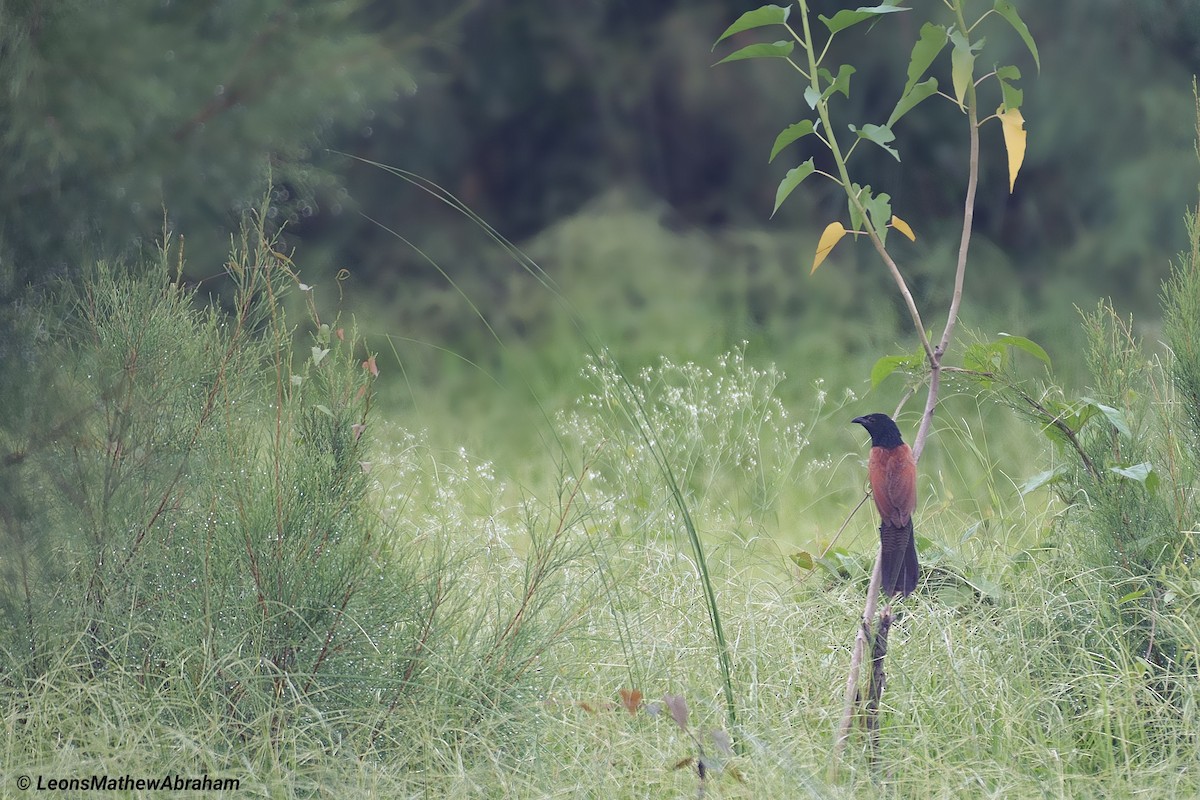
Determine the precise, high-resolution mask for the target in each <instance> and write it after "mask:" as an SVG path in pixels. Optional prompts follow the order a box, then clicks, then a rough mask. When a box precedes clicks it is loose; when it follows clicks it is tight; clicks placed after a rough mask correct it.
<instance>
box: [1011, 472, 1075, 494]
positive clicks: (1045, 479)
mask: <svg viewBox="0 0 1200 800" xmlns="http://www.w3.org/2000/svg"><path fill="white" fill-rule="evenodd" d="M1066 477H1067V468H1066V467H1064V466H1059V467H1055V468H1054V469H1048V470H1046V471H1045V472H1039V473H1038V474H1037V475H1034V476H1032V477H1031V478H1030V479H1029V480H1027V481H1025V483H1023V484H1022V485H1021V488H1020V489H1019V490H1018V491H1019V492H1020V493H1021V496H1022V497H1024V496H1025V495H1027V494H1029V493H1030V492H1036V491H1037V490H1038V489H1041V488H1042V487H1045V486H1049V485H1050V484H1052V483H1058V482H1059V481H1061V480H1063V479H1064V478H1066Z"/></svg>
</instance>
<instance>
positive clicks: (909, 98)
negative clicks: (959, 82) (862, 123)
mask: <svg viewBox="0 0 1200 800" xmlns="http://www.w3.org/2000/svg"><path fill="white" fill-rule="evenodd" d="M937 90H938V82H937V78H930V79H929V80H927V81H922V82H921V83H918V84H915V85H914V86H913V87H912V88H911V89H909V90H908V91H907V92H905V93H904V95H903V96H901V98H900V102H898V103H896V107H895V108H894V109H892V115H891V116H890V117H888V121H887V124H888V127H889V128H890V127H892V126H893V125H895V124H896V122H897V121H898V120H899V119H900V118H901V117H903V116H904V115H905V114H907V113H908V112H909V111H912V110H913V108H914V107H916V105H917V103H920V102H921V101H922V100H926V99H928V98H929V97H932V96H933V95H935V94H937Z"/></svg>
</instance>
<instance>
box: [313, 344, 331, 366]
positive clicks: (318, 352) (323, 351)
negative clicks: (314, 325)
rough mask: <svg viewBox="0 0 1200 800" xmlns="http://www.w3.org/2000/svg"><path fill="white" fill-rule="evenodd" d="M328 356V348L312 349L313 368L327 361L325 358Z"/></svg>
mask: <svg viewBox="0 0 1200 800" xmlns="http://www.w3.org/2000/svg"><path fill="white" fill-rule="evenodd" d="M327 355H329V349H328V348H323V347H314V348H313V349H312V360H313V366H314V367H316V366H319V365H320V363H321V361H323V360H324V359H325V356H327Z"/></svg>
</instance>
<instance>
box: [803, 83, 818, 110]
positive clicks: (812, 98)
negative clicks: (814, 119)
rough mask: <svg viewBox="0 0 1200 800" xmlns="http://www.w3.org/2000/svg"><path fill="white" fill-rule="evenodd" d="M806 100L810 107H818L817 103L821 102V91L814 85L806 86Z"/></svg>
mask: <svg viewBox="0 0 1200 800" xmlns="http://www.w3.org/2000/svg"><path fill="white" fill-rule="evenodd" d="M804 102H806V103H808V107H809V108H816V107H817V103H819V102H821V93H820V92H818V91H817V90H816V89H815V88H813V87H812V86H806V87H804Z"/></svg>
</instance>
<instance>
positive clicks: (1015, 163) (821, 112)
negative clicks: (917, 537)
mask: <svg viewBox="0 0 1200 800" xmlns="http://www.w3.org/2000/svg"><path fill="white" fill-rule="evenodd" d="M797 5H798V8H799V24H798V25H796V26H793V24H792V22H791V14H792V10H793V9H792V7H791V6H787V7H784V6H776V5H768V6H763V7H761V8H759V9H757V10H754V11H749V12H747V13H745V14H743V15H742V16H741V17H740V18H739V19H738V20H737V21H735V22H734V23H733V24H732V25H730V26H729V27H728V28H727V29H726V30H725V31H724V33H722V34H721V36H720V37H719V38H718V39H717V44H719V43H720V42H722V41H724V40H726V39H729V38H730V37H734V36H736V35H739V34H741V33H743V32H745V31H749V30H757V29H760V28H766V27H775V28H782V29H783V30H784V31H785V32H786V33H787V35H788V37H789V40H782V41H776V42H773V43H770V44H750V45H746V46H744V47H741V48H740V49H738V50H735V51H734V52H733V53H731V54H730V55H728V56H726V57H725V58H723V59H722V60H721V62H718V63H723V62H729V61H740V60H744V59H750V58H776V59H781V60H784V61H786V62H787V63H788V64H789V65H790V66H791V67H792V68H793V69H794V70H795V71H796V72H797V73H798V74H799V75H800V76H801V78H802V79H803V80H804V81H805V83H806V86H805V88H804V91H803V96H804V101H805V102H806V103H807V105H808V107H809V108H810V109H811V110H812V111H813V113H814V116H813V117H812V118H809V119H806V120H801V121H800V122H797V123H795V124H793V125H791V126H789V127H788V128H786V129H784V130H783V131H782V132H781V133H780V134H779V135H778V136H777V137H776V139H775V143H774V145H773V146H772V148H771V159H772V160H773V159H774V158H775V157H776V156H777V155H779V153H780V152H782V151H783V150H784V149H785V148H788V147H789V146H791V145H792V144H793V143H796V142H801V141H806V140H808V139H809V138H810V137H811V138H813V139H815V140H816V141H817V142H818V143H819V146H820V148H821V149H822V150H824V151H825V155H824V156H823V158H825V157H827V158H828V159H829V160H831V161H832V164H831V166H829V167H825V166H820V165H818V164H817V162H816V157H815V156H814V157H810V158H809V159H808V160H806V161H804V162H802V163H801V164H800V165H799V166H797V167H795V168H793V169H792V170H790V171H789V172H788V174H787V175H786V176H785V177H784V179H783V180H782V181H781V182H780V184H779V188H778V190H777V192H776V199H775V209H776V210H778V209H779V207H780V206H781V205H782V204H783V202H784V201H785V200H786V199H787V198H788V197H789V195H791V194H792V192H793V191H795V189H796V188H798V187H799V186H800V185H801V184H802V183H803V182H804V181H805V180H806V179H807V178H809V177H811V176H813V175H817V176H820V177H822V178H824V179H826V180H829V181H831V182H833V183H834V184H836V185H837V186H838V187H840V188H841V189H842V192H843V193H844V195H845V197H846V200H847V212H848V214H847V216H848V221H849V227H847V226H846V224H845V223H844V222H843V221H841V220H835V221H833V222H830V223H829V224H828V225H827V226H826V227H825V230H824V232H823V233H822V234H821V237H820V241H819V242H818V244H817V250H816V254H815V255H814V258H813V262H812V270H811V271H812V272H815V271H816V270H817V268H818V267H820V266H821V264H822V263H823V262H824V261H825V260H826V258H827V257H828V256H829V254H830V252H831V251H832V250H833V248H834V247H835V246H836V245H837V244H838V243H839V242H840V241H841V240H842V239H843V238H844V237H845V236H846V235H847V234H850V235H852V236H854V237H858V236H865V237H866V238H867V239H868V240H869V241H870V243H871V245H872V246H873V247H874V249H875V251H876V253H877V254H878V256H879V258H880V260H881V261H882V262H883V264H884V266H885V267H886V269H887V270H888V272H889V273H890V275H891V276H892V278H893V280H894V282H895V285H896V289H897V292H898V293H899V295H900V297H901V298H902V299H903V302H904V305H905V307H906V308H907V310H908V313H909V316H910V317H911V320H912V323H913V329H914V331H915V333H916V335H917V337H918V338H919V339H920V342H921V353H922V356H923V359H924V364H925V369H924V371H923V374H922V375H921V376H920V379H921V382H922V383H924V384H925V390H926V397H925V404H924V410H923V412H922V414H921V418H920V425H919V427H918V430H917V434H916V437H915V440H914V443H913V446H912V449H913V455H914V457H915V458H918V459H919V458H920V456H921V453H922V451H923V450H924V448H925V443H926V439H927V437H928V434H929V431H930V423H931V422H932V420H933V414H934V411H935V410H936V408H937V405H938V400H939V396H940V389H941V381H942V373H943V369H944V365H943V360H944V358H945V356H946V353H947V352H948V350H949V348H950V345H951V343H952V341H953V336H954V330H955V327H956V325H957V324H958V317H959V309H960V307H961V303H962V297H963V284H964V279H965V276H966V268H967V260H968V254H969V250H970V244H971V232H972V226H973V222H974V208H975V197H976V191H977V187H978V181H979V159H980V153H979V149H980V148H979V129H980V127H981V126H982V125H984V124H986V123H988V122H990V121H992V120H995V121H997V122H998V123H999V124H1000V125H1001V128H1002V130H1003V135H1004V141H1005V145H1006V149H1007V160H1008V169H1009V189H1010V191H1011V189H1012V188H1013V186H1014V185H1015V182H1016V178H1017V174H1018V172H1019V171H1020V168H1021V163H1022V161H1023V160H1024V153H1025V139H1026V137H1025V132H1024V118H1023V117H1022V115H1021V111H1020V107H1021V103H1022V100H1023V95H1022V92H1021V90H1020V89H1018V88H1016V85H1015V84H1016V81H1017V80H1018V79H1019V78H1020V75H1021V73H1020V70H1019V69H1018V68H1017V67H1015V66H1011V65H1005V66H998V67H995V68H993V69H991V70H990V71H987V72H982V70H979V69H977V62H978V61H979V56H980V53H981V50H982V47H983V45H984V39H983V38H982V37H981V36H980V35H979V31H978V28H979V26H980V24H981V23H983V22H984V21H986V20H988V18H989V17H996V18H998V19H1000V20H1002V21H1003V22H1004V23H1006V25H1007V26H1008V27H1009V28H1011V29H1012V30H1014V31H1015V32H1016V33H1017V35H1018V36H1019V37H1020V38H1021V40H1022V41H1023V42H1024V44H1025V45H1026V47H1027V49H1028V50H1029V53H1030V55H1031V56H1032V57H1033V60H1034V62H1035V64H1037V65H1038V66H1039V68H1040V56H1039V55H1038V50H1037V45H1036V44H1035V43H1034V41H1033V38H1032V37H1031V36H1030V34H1029V29H1028V28H1027V26H1026V25H1025V23H1024V22H1023V21H1022V19H1021V17H1020V15H1019V14H1018V12H1017V10H1016V8H1015V7H1014V6H1013V5H1012V3H1011V2H1009V0H996V2H995V4H994V5H993V6H992V8H991V9H989V10H987V11H985V12H983V13H982V14H979V15H978V16H977V17H976V18H975V19H974V20H973V21H971V22H968V20H967V8H968V6H971V5H972V4H971V3H969V2H967V0H946V2H945V3H944V5H945V6H946V9H947V10H948V11H949V18H948V19H947V20H946V21H945V22H941V23H938V22H932V21H931V22H927V23H925V24H924V25H923V26H922V27H921V30H920V34H919V38H918V40H917V42H916V43H915V44H914V45H913V48H912V53H911V56H910V59H909V64H908V68H907V70H906V73H905V75H904V82H903V86H902V88H901V90H900V91H899V93H898V94H899V96H898V99H897V100H896V103H895V106H894V107H893V109H892V111H891V113H890V114H889V115H888V118H887V119H886V120H884V121H882V122H871V123H862V122H859V123H851V124H845V125H844V126H843V124H841V123H840V122H835V120H836V117H835V114H834V109H835V106H834V103H835V101H836V99H837V95H842V97H844V98H848V97H849V96H850V91H851V88H850V87H851V78H852V76H853V75H854V73H855V67H854V66H853V65H851V64H840V65H838V66H837V67H836V70H835V69H834V66H833V64H832V62H831V61H830V53H831V52H832V51H831V45H832V43H833V42H834V40H835V39H837V38H838V37H839V36H840V35H842V34H843V33H844V32H845V31H847V30H850V29H852V28H855V27H857V26H861V25H863V24H864V23H871V24H872V25H874V24H876V23H878V24H886V23H887V18H888V17H891V16H894V15H896V14H899V13H906V12H909V11H910V9H908V8H906V7H904V6H901V5H899V3H897V2H895V1H894V0H884V2H881V3H879V4H878V5H875V6H862V7H860V8H857V9H854V10H851V9H842V10H840V11H838V12H836V13H835V14H834V15H833V16H825V15H817V17H816V20H815V21H816V22H819V23H820V26H821V27H820V28H818V27H817V25H815V24H814V22H815V21H814V19H813V15H812V13H811V12H810V9H809V3H808V2H807V0H798V2H797ZM797 28H798V30H797ZM714 47H715V45H714ZM947 47H949V49H950V55H949V61H950V64H949V77H950V81H949V83H950V91H949V92H947V91H946V90H944V89H943V88H941V85H940V84H939V82H938V79H937V78H936V77H926V76H927V75H928V73H929V71H930V69H931V67H932V66H933V64H934V63H935V61H936V60H937V59H938V58H939V56H940V55H941V53H942V52H943V51H944V50H946V48H947ZM797 49H798V56H799V57H798V58H797V59H793V57H792V56H793V53H796V52H797ZM981 72H982V74H980V73H981ZM898 77H899V76H898ZM989 80H990V83H989ZM985 83H989V85H990V86H992V87H993V88H994V90H995V92H996V93H997V94H998V95H999V98H998V99H999V105H998V106H997V108H996V111H995V112H994V113H992V114H990V115H988V116H981V114H982V112H981V108H982V101H981V98H980V90H981V87H982V86H983V85H984V84H985ZM934 96H937V97H940V98H942V99H944V100H946V101H949V102H952V103H954V104H955V105H956V106H957V107H958V108H959V110H960V111H961V112H962V114H963V115H964V117H965V118H966V122H967V136H968V140H969V143H970V155H969V160H968V164H967V175H966V191H965V199H964V210H963V220H962V234H961V237H960V242H959V249H958V258H957V263H956V267H955V271H954V276H953V290H952V293H951V301H950V306H949V309H948V310H947V314H946V322H945V324H944V325H943V328H942V334H941V337H940V338H939V339H938V340H936V342H935V341H934V340H932V338H931V336H930V335H929V334H928V333H927V329H926V326H925V323H924V321H923V320H922V317H921V313H920V310H919V309H918V306H917V302H916V299H915V298H914V297H913V294H912V292H911V290H910V288H909V285H908V281H907V280H906V278H905V274H904V271H903V270H902V269H901V267H900V266H899V264H898V262H897V260H896V258H895V257H894V255H893V253H892V250H891V249H889V247H888V243H887V239H888V232H889V230H890V229H893V228H894V229H895V230H898V231H900V232H901V233H902V234H903V235H905V236H906V237H908V238H909V239H912V240H915V233H914V230H913V227H912V226H911V225H910V224H909V223H908V222H906V221H905V220H903V219H901V218H900V217H899V216H897V215H896V214H894V213H893V210H892V196H891V195H890V194H888V193H886V192H883V191H879V190H877V189H873V188H872V187H871V185H870V184H867V183H865V182H861V183H860V182H859V181H861V180H862V179H861V178H859V179H856V177H855V176H854V175H852V174H851V170H850V164H851V159H852V157H853V156H854V153H855V151H856V150H857V149H858V147H859V145H861V144H862V143H863V142H868V143H870V144H873V145H875V146H878V147H881V148H883V149H884V150H885V151H886V152H887V153H888V154H889V155H891V156H892V157H893V158H895V159H896V160H900V151H899V149H898V148H897V147H895V146H894V145H893V143H894V142H895V141H896V134H895V132H894V130H893V126H895V125H896V124H897V123H898V122H900V120H902V119H903V118H904V116H905V115H907V114H908V113H909V112H911V111H912V110H913V109H914V108H915V107H917V106H918V105H919V104H921V103H922V102H924V101H925V100H927V99H929V98H931V97H934ZM843 130H846V131H848V132H849V134H850V135H849V136H848V137H847V135H846V133H843ZM847 142H849V144H847ZM895 363H896V364H897V365H899V363H900V362H895ZM876 378H879V379H881V378H880V376H879V375H875V376H873V381H875V382H877V381H876V380H875V379H876ZM915 389H916V387H910V389H909V391H908V393H907V394H906V396H905V401H906V400H907V399H908V397H910V396H911V395H912V394H913V392H914V391H915ZM903 405H904V401H902V402H901V404H900V406H901V407H902V406H903ZM878 586H879V566H878V562H877V563H876V569H875V574H874V575H873V577H872V581H871V586H870V589H869V590H868V594H867V602H866V606H865V608H864V612H863V624H862V626H861V627H860V630H859V634H858V636H857V638H856V640H855V647H854V654H853V656H852V658H851V664H850V670H849V675H848V678H847V685H846V694H845V709H844V712H843V714H842V719H841V723H840V725H839V730H838V735H837V743H836V746H835V750H836V752H837V753H839V754H840V753H841V751H842V749H843V747H844V746H845V742H846V739H847V737H848V735H849V732H850V725H851V723H852V720H853V718H854V707H855V705H856V703H857V698H858V696H859V691H858V682H859V670H860V667H861V664H862V661H863V655H864V652H865V649H866V645H867V642H868V639H870V640H871V641H873V642H876V643H877V644H878V646H879V650H878V659H877V660H876V671H875V672H876V676H877V680H876V682H874V683H873V688H872V690H871V692H870V693H871V694H872V695H873V696H875V695H877V693H878V692H879V691H881V689H882V686H881V680H882V666H881V662H882V652H884V651H885V650H886V630H887V627H888V623H889V621H890V613H891V612H890V608H886V609H885V610H884V618H883V619H882V620H881V622H880V634H879V635H877V636H872V635H871V634H870V633H869V631H870V625H871V623H872V620H873V619H874V618H875V614H876V604H877V601H878Z"/></svg>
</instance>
